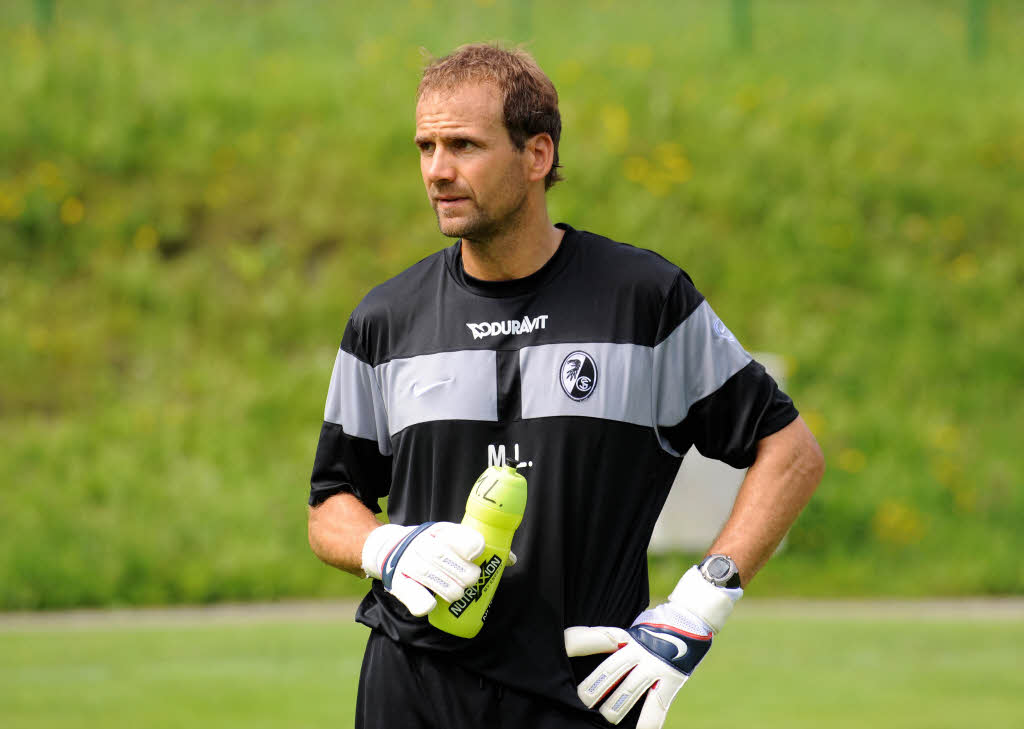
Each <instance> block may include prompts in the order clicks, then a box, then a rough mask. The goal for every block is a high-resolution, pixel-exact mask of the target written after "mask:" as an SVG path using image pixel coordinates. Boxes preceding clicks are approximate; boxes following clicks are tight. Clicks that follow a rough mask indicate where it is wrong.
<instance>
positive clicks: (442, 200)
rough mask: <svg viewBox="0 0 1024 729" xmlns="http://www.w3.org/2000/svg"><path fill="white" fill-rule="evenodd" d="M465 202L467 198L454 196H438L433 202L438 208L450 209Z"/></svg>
mask: <svg viewBox="0 0 1024 729" xmlns="http://www.w3.org/2000/svg"><path fill="white" fill-rule="evenodd" d="M467 200H469V198H468V197H459V196H456V195H438V196H437V197H435V198H434V202H436V203H437V206H438V207H439V208H452V207H455V206H456V205H458V204H459V203H462V202H465V201H467Z"/></svg>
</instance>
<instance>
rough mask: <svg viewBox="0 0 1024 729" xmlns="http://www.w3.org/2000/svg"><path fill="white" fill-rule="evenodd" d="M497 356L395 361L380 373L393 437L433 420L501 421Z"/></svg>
mask: <svg viewBox="0 0 1024 729" xmlns="http://www.w3.org/2000/svg"><path fill="white" fill-rule="evenodd" d="M496 361H497V360H496V355H495V353H494V352H492V351H487V350H461V351H456V352H439V353H437V354H423V355H419V356H416V357H407V358H404V359H393V360H391V361H390V362H385V363H384V364H381V365H378V366H377V367H376V368H375V371H376V375H377V377H378V379H379V382H380V388H381V391H382V392H383V393H384V405H385V408H386V409H387V414H388V431H389V433H390V434H391V435H394V434H395V433H398V432H399V431H401V430H404V429H405V428H408V427H409V426H410V425H416V424H417V423H425V422H428V421H432V420H483V421H487V422H497V420H498V382H497V375H496V374H495V367H496Z"/></svg>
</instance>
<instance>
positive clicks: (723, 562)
mask: <svg viewBox="0 0 1024 729" xmlns="http://www.w3.org/2000/svg"><path fill="white" fill-rule="evenodd" d="M700 573H701V574H702V575H703V576H704V579H705V580H707V581H708V582H711V583H712V584H715V585H718V586H719V587H739V586H740V575H739V568H738V567H736V563H735V562H733V561H732V559H730V558H729V557H728V556H727V555H724V554H712V555H711V556H710V557H708V558H707V559H705V560H704V561H703V562H701V564H700Z"/></svg>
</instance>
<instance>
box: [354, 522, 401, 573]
mask: <svg viewBox="0 0 1024 729" xmlns="http://www.w3.org/2000/svg"><path fill="white" fill-rule="evenodd" d="M409 530H410V527H404V526H399V525H398V524H382V525H380V526H379V527H377V528H376V529H374V530H373V531H371V532H370V533H369V535H367V537H366V541H365V542H364V543H363V556H362V568H363V573H364V574H365V575H366V576H367V577H372V578H374V579H378V580H379V579H381V577H382V575H381V566H382V565H383V564H384V560H385V559H386V558H387V556H388V552H390V551H391V550H392V549H393V548H394V546H395V545H396V544H398V543H399V542H400V541H402V538H403V537H404V536H405V534H406V532H408V531H409Z"/></svg>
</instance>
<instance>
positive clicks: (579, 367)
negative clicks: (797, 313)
mask: <svg viewBox="0 0 1024 729" xmlns="http://www.w3.org/2000/svg"><path fill="white" fill-rule="evenodd" d="M558 375H559V376H558V381H559V383H561V385H562V390H563V391H564V392H565V394H566V395H568V396H569V397H570V398H572V399H573V400H576V401H577V402H580V401H582V400H586V399H587V398H588V397H590V396H591V395H592V394H593V393H594V388H595V387H597V363H596V362H594V358H593V357H591V356H590V355H589V354H587V353H586V352H581V351H576V352H573V353H572V354H570V355H569V356H568V357H566V358H565V359H564V360H562V366H561V368H560V370H559V373H558Z"/></svg>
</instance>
